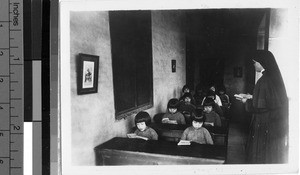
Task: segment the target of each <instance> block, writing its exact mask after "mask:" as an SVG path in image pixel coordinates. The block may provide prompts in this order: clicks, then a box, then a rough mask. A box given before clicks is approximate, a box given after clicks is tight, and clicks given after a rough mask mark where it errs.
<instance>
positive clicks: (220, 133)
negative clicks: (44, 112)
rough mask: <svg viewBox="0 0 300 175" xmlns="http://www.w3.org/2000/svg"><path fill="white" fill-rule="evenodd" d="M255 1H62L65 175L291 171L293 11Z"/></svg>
mask: <svg viewBox="0 0 300 175" xmlns="http://www.w3.org/2000/svg"><path fill="white" fill-rule="evenodd" d="M259 2H260V3H258V2H257V1H256V3H255V2H254V1H250V2H249V1H247V2H244V3H242V2H239V1H226V2H217V1H213V2H210V1H203V2H200V1H174V3H167V2H164V1H147V2H146V1H145V2H140V1H139V2H137V1H124V2H120V1H117V2H114V3H113V2H112V1H111V2H110V1H105V2H101V1H80V0H78V1H61V2H60V19H59V22H60V23H59V31H60V34H59V36H60V53H59V58H60V59H59V64H60V67H59V68H60V70H59V71H60V75H59V79H60V83H59V89H60V98H61V101H60V109H59V111H60V113H59V122H60V135H59V136H60V149H59V152H60V154H59V155H60V160H61V161H60V163H61V169H60V171H61V172H62V174H72V175H76V174H120V173H125V172H126V174H127V173H130V174H141V173H142V174H172V175H175V174H288V173H297V171H298V170H299V167H298V161H299V157H298V155H299V149H298V147H299V144H298V142H299V129H298V128H299V125H298V123H299V85H298V84H299V76H298V75H299V12H298V11H299V4H297V3H295V1H293V0H290V1H287V2H286V3H283V2H282V1H276V2H273V3H271V2H269V1H265V0H262V1H259ZM82 53H87V54H82ZM78 56H79V57H82V56H85V58H89V57H92V58H94V57H96V59H97V61H91V60H89V59H82V60H81V61H79V62H78V60H77V59H78ZM170 68H171V69H170ZM78 77H79V78H78ZM91 88H92V89H93V92H91V91H84V90H85V89H91ZM95 88H96V90H95ZM98 89H99V90H98ZM87 93H90V94H88V95H81V94H87Z"/></svg>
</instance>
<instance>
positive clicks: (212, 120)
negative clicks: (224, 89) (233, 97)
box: [203, 98, 222, 126]
mask: <svg viewBox="0 0 300 175" xmlns="http://www.w3.org/2000/svg"><path fill="white" fill-rule="evenodd" d="M214 105H215V102H214V100H213V99H211V98H207V99H205V100H204V103H203V108H204V110H203V112H204V117H205V124H210V125H212V126H221V125H222V124H221V118H220V116H219V115H218V114H217V113H216V112H215V111H213V106H214Z"/></svg>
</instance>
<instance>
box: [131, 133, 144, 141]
mask: <svg viewBox="0 0 300 175" xmlns="http://www.w3.org/2000/svg"><path fill="white" fill-rule="evenodd" d="M127 137H128V138H131V139H132V138H134V139H144V140H149V139H148V138H147V137H143V136H138V135H136V134H135V133H130V134H127Z"/></svg>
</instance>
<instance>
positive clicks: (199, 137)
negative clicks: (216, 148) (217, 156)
mask: <svg viewBox="0 0 300 175" xmlns="http://www.w3.org/2000/svg"><path fill="white" fill-rule="evenodd" d="M203 122H204V117H203V116H202V115H201V114H197V116H196V115H193V117H192V126H190V127H188V128H186V129H185V130H184V131H183V134H182V136H181V140H188V141H192V142H196V143H200V144H211V145H212V144H213V140H212V138H211V135H210V133H209V131H208V130H207V129H206V128H204V127H202V125H203Z"/></svg>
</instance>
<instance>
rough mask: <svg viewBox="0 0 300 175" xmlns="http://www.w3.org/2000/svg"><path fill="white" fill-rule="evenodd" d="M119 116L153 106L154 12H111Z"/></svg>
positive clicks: (115, 91)
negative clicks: (152, 15) (142, 107)
mask: <svg viewBox="0 0 300 175" xmlns="http://www.w3.org/2000/svg"><path fill="white" fill-rule="evenodd" d="M109 24H110V35H111V48H112V65H113V83H114V98H115V110H116V116H117V117H118V116H119V115H120V114H124V113H126V112H128V111H132V110H136V109H138V108H140V107H141V106H145V105H150V104H152V101H153V100H152V99H153V97H152V96H153V93H152V90H153V88H152V86H153V85H152V84H153V82H152V81H153V80H152V35H151V12H150V11H110V12H109Z"/></svg>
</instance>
